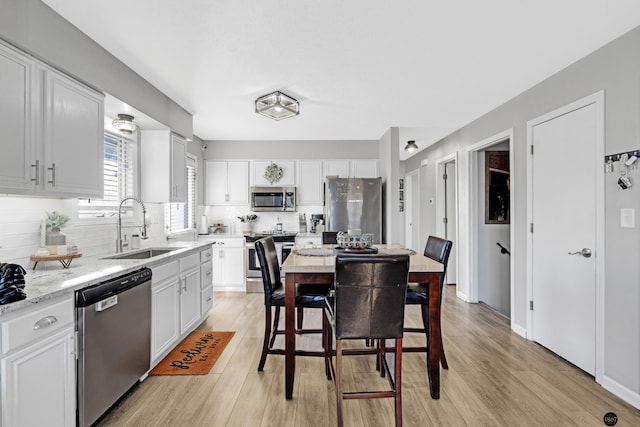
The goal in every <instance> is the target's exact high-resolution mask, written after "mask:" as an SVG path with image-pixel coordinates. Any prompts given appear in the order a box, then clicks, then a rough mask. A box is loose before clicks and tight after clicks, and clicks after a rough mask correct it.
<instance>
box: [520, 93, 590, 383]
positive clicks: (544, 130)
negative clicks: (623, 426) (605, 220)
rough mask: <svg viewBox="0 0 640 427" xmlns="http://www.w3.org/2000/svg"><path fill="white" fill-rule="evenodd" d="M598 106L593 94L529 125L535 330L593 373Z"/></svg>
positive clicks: (552, 347)
mask: <svg viewBox="0 0 640 427" xmlns="http://www.w3.org/2000/svg"><path fill="white" fill-rule="evenodd" d="M599 114H600V109H599V108H598V106H597V105H596V103H593V102H592V103H590V104H587V105H582V106H580V107H579V108H576V109H574V110H572V111H568V112H563V113H562V114H560V115H557V116H555V117H549V118H548V120H545V121H542V122H539V123H537V124H535V125H533V126H531V128H530V141H531V142H532V145H533V155H532V159H531V165H532V178H533V179H532V185H533V189H532V190H533V191H532V210H531V219H532V222H533V233H532V235H531V239H532V258H531V263H532V267H531V268H532V277H531V297H532V301H533V312H532V325H531V326H532V334H533V335H532V337H533V340H534V341H537V342H539V343H540V344H541V345H543V346H545V347H547V348H549V349H550V350H551V351H553V352H555V353H557V354H558V355H560V356H562V357H563V358H565V359H567V360H568V361H570V362H571V363H573V364H575V365H576V366H578V367H579V368H581V369H583V370H584V371H586V372H588V373H590V374H592V375H593V374H595V367H596V362H595V358H596V256H598V255H599V254H597V253H596V250H595V249H596V228H597V223H596V221H597V216H596V213H597V203H596V195H597V194H598V191H597V186H598V181H597V176H598V174H597V173H596V172H595V171H594V167H596V168H597V167H598V163H597V160H598V158H597V153H598V144H600V143H601V140H600V139H601V136H600V130H599V123H600V120H601V119H600V118H599V117H598V115H599ZM599 166H600V167H602V165H599ZM581 251H583V252H581ZM587 252H591V254H592V255H591V256H588V253H587ZM570 253H573V255H571V254H570Z"/></svg>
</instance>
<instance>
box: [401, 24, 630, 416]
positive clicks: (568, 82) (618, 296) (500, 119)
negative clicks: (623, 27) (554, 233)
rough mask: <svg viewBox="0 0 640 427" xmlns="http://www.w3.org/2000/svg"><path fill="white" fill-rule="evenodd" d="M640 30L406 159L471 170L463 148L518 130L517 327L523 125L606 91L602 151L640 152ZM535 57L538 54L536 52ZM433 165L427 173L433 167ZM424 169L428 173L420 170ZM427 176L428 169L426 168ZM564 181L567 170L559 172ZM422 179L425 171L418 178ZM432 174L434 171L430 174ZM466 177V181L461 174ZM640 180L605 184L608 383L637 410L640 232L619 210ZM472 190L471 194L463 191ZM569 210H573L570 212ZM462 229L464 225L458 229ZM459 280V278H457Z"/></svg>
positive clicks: (428, 221)
mask: <svg viewBox="0 0 640 427" xmlns="http://www.w3.org/2000/svg"><path fill="white" fill-rule="evenodd" d="M638 46H640V27H639V28H636V29H634V30H632V31H630V32H629V33H627V34H625V35H624V36H622V37H620V38H619V39H617V40H615V41H613V42H612V43H610V44H608V45H606V46H604V47H603V48H601V49H599V50H597V51H596V52H594V53H592V54H590V55H589V56H587V57H585V58H583V59H582V60H580V61H578V62H576V63H575V64H573V65H571V66H569V67H567V68H566V69H564V70H562V71H561V72H559V73H557V74H555V75H553V76H552V77H550V78H548V79H547V80H545V81H543V82H542V83H540V84H538V85H536V86H534V87H532V88H531V89H529V90H528V91H526V92H524V93H522V94H521V95H519V96H517V97H516V98H514V99H512V100H510V101H508V102H507V103H505V104H503V105H502V106H500V107H498V108H496V109H495V110H493V111H491V112H489V113H488V114H486V115H484V116H483V117H481V118H479V119H478V120H476V121H474V122H472V123H470V124H469V125H467V126H465V127H463V128H462V129H460V130H458V131H456V132H455V133H453V134H451V135H450V136H448V137H446V138H444V139H443V140H442V141H440V142H439V143H438V144H436V145H434V146H433V147H430V148H428V149H426V150H423V151H422V152H420V153H418V154H417V155H416V156H414V157H412V158H410V159H409V160H408V161H407V162H406V168H407V170H414V169H418V168H419V167H420V161H421V160H423V159H425V158H429V159H438V158H442V157H444V156H446V155H448V154H450V153H452V152H455V151H458V152H459V153H460V154H461V157H462V158H461V160H462V162H461V163H462V164H461V166H462V167H466V166H467V158H466V147H468V146H470V145H472V144H474V143H477V142H479V141H482V140H484V139H486V138H489V137H491V136H493V135H496V134H498V133H499V132H502V131H504V130H506V129H509V128H512V127H513V128H514V158H515V161H514V164H513V165H512V170H513V171H514V175H513V178H512V185H514V191H515V206H516V208H515V212H513V214H514V219H515V220H517V221H516V223H515V227H516V230H515V247H514V248H511V249H512V254H513V256H514V257H515V259H514V261H515V271H514V272H513V274H515V283H516V289H515V295H514V298H515V310H514V313H512V319H513V321H514V322H515V325H516V326H519V327H520V328H526V314H527V311H526V310H527V302H526V292H525V291H526V285H525V283H526V249H527V247H526V224H525V220H526V203H527V181H526V177H527V175H526V122H527V121H528V120H531V119H533V118H535V117H538V116H540V115H542V114H545V113H547V112H549V111H552V110H554V109H557V108H559V107H561V106H563V105H566V104H569V103H571V102H573V101H576V100H578V99H580V98H582V97H584V96H587V95H590V94H593V93H595V92H597V91H599V90H602V89H604V90H605V117H606V118H605V128H606V129H605V141H606V142H605V144H606V145H605V153H606V154H610V153H611V154H613V153H618V152H621V151H627V150H633V149H638V148H640V55H638ZM532 54H534V53H533V52H532ZM432 164H433V162H430V164H429V166H428V167H427V169H430V168H432ZM423 169H425V168H423ZM421 172H424V171H421ZM554 173H556V174H557V175H558V178H559V179H561V177H562V174H563V173H570V167H569V164H568V168H567V170H566V171H554ZM421 175H422V174H421ZM427 175H428V177H431V176H433V171H432V169H431V171H429V172H428V173H427ZM463 178H464V179H466V176H463V177H461V180H462V179H463ZM631 179H632V180H633V181H634V182H635V183H636V185H634V186H633V187H632V188H631V189H629V190H626V191H618V189H617V187H616V180H617V176H616V175H614V174H607V175H606V182H605V205H606V213H605V222H606V226H605V234H606V243H605V245H606V253H605V269H606V270H605V290H604V293H605V295H604V298H605V313H604V328H605V330H604V334H605V338H604V343H603V344H604V355H605V360H604V363H605V366H604V372H603V374H604V376H605V378H604V380H603V385H604V386H605V387H607V388H609V389H616V392H617V393H618V394H624V393H627V398H628V399H627V400H634V402H635V404H636V406H640V395H639V393H640V363H638V360H640V286H639V282H640V280H639V278H638V277H639V276H640V262H638V260H639V259H640V256H639V255H640V231H639V228H638V226H637V225H636V228H634V229H622V228H620V225H619V222H620V208H622V207H627V208H635V209H636V212H639V211H640V173H639V171H638V169H635V170H634V171H632V172H631ZM421 185H423V186H424V188H422V189H421V197H425V199H423V201H422V205H423V206H425V204H426V200H427V199H426V197H428V196H429V195H430V194H435V189H434V183H433V181H432V179H427V178H422V177H421ZM465 193H468V189H465ZM567 209H570V207H567ZM432 213H433V209H424V210H423V211H422V213H421V214H422V218H421V221H422V223H421V229H422V230H423V233H425V232H426V233H429V232H432V230H434V229H435V218H434V216H433V214H432ZM461 225H462V224H461ZM460 280H462V278H461V279H460Z"/></svg>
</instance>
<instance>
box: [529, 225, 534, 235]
mask: <svg viewBox="0 0 640 427" xmlns="http://www.w3.org/2000/svg"><path fill="white" fill-rule="evenodd" d="M529 232H530V233H533V223H531V224H529Z"/></svg>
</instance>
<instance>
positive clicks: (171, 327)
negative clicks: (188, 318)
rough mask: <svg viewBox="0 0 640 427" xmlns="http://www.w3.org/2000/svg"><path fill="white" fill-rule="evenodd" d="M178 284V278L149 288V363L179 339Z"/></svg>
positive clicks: (156, 359) (155, 360)
mask: <svg viewBox="0 0 640 427" xmlns="http://www.w3.org/2000/svg"><path fill="white" fill-rule="evenodd" d="M179 292H180V283H179V282H178V277H177V276H175V277H172V278H170V279H169V280H167V281H166V282H164V283H162V284H159V285H154V286H153V287H152V288H151V307H152V312H151V361H152V364H153V363H155V362H158V361H159V359H160V358H161V357H162V356H163V355H164V353H165V352H166V351H168V350H169V349H171V348H173V344H174V343H175V342H176V341H178V339H179V338H180V294H179Z"/></svg>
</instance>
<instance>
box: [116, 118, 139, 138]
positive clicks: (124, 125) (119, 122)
mask: <svg viewBox="0 0 640 427" xmlns="http://www.w3.org/2000/svg"><path fill="white" fill-rule="evenodd" d="M112 125H113V127H114V128H116V129H117V130H119V131H120V132H122V133H126V134H132V133H133V132H135V130H136V129H138V124H137V123H136V122H134V121H133V116H132V115H130V114H118V118H117V119H115V120H114V121H113V123H112Z"/></svg>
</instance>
